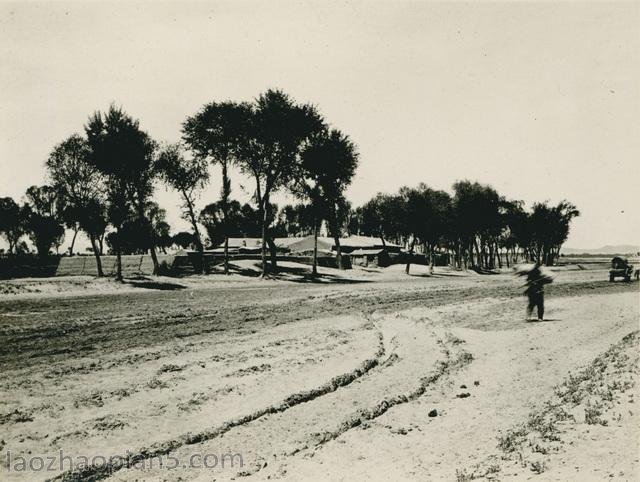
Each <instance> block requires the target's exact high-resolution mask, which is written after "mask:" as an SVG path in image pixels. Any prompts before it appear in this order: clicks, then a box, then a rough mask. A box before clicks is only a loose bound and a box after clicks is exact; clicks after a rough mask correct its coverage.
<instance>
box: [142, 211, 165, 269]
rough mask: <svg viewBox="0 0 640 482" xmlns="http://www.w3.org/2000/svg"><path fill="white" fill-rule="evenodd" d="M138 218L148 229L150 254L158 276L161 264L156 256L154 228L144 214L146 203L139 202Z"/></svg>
mask: <svg viewBox="0 0 640 482" xmlns="http://www.w3.org/2000/svg"><path fill="white" fill-rule="evenodd" d="M138 216H139V217H140V222H142V223H144V225H145V226H146V228H147V234H148V236H149V253H150V254H151V261H153V274H154V275H157V274H158V272H159V270H160V264H159V263H158V256H157V255H156V249H155V244H156V243H155V236H154V233H153V226H152V225H151V220H150V219H147V217H146V216H145V214H144V203H143V202H142V201H140V202H138Z"/></svg>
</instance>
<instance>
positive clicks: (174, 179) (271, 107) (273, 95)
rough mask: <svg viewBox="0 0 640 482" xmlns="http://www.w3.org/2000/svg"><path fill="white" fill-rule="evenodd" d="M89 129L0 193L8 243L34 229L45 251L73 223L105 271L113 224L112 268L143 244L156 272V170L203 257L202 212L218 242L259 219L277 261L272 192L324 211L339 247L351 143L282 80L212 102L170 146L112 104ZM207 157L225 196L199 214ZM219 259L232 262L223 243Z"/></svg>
mask: <svg viewBox="0 0 640 482" xmlns="http://www.w3.org/2000/svg"><path fill="white" fill-rule="evenodd" d="M84 131H85V132H84V135H79V134H73V135H72V136H70V137H69V138H67V139H65V140H64V141H63V142H61V143H60V144H58V145H57V146H55V148H54V149H53V151H52V152H51V154H50V156H49V158H48V160H47V161H46V167H47V171H48V175H49V177H50V179H51V184H50V185H47V186H41V187H33V188H30V190H29V191H28V192H27V196H26V197H27V202H26V203H25V205H24V206H19V205H18V204H17V203H15V201H13V200H12V199H10V198H3V199H2V201H1V203H0V209H1V210H2V211H1V212H0V219H2V222H1V223H2V224H0V233H3V234H4V235H5V237H6V238H7V240H8V241H9V249H10V252H13V251H14V250H16V249H17V247H18V243H19V240H20V238H21V237H22V236H23V235H24V234H29V236H30V237H31V239H32V240H33V242H34V244H35V245H36V247H37V249H38V252H39V253H41V254H46V253H48V252H49V250H50V249H51V248H52V247H53V246H56V247H57V246H59V244H60V243H61V242H62V239H63V236H64V226H66V227H68V228H70V229H72V230H73V232H74V240H75V236H76V235H77V233H78V231H80V230H82V231H84V232H85V233H86V234H87V236H88V238H89V240H90V243H91V247H92V251H93V252H94V253H95V256H96V264H97V270H98V274H99V275H102V267H101V263H100V254H101V253H102V245H103V240H104V239H105V233H106V232H107V230H108V229H109V231H110V232H109V233H108V234H107V236H106V241H107V244H108V245H109V247H110V248H111V250H112V251H113V252H114V253H115V254H116V256H117V263H116V266H117V274H116V276H117V278H118V279H120V280H121V279H122V269H121V266H122V264H121V255H122V253H124V252H128V251H129V252H130V251H131V250H133V249H139V250H142V251H148V252H149V253H150V254H151V258H152V260H153V265H154V272H155V273H157V272H158V269H159V263H158V259H157V255H156V248H158V247H161V246H162V245H163V238H164V239H165V240H166V238H167V236H168V225H166V221H165V220H164V213H163V211H162V210H161V209H160V208H159V207H158V205H157V204H156V203H154V202H153V201H152V198H153V193H154V189H155V187H156V185H157V183H158V181H163V182H164V183H166V184H167V185H168V186H170V187H171V188H173V189H175V190H176V191H177V192H179V193H180V196H181V197H182V200H183V204H182V215H183V217H184V219H186V220H187V221H188V222H190V224H191V226H192V229H193V233H192V240H193V244H194V245H195V247H196V249H197V251H198V252H199V253H200V254H201V255H202V256H203V252H204V242H203V237H202V235H201V233H200V230H199V226H198V224H199V221H202V222H203V224H204V225H205V226H208V227H212V226H215V227H216V232H215V233H213V232H209V238H210V239H211V240H212V241H214V240H217V239H220V238H222V239H225V240H228V237H229V234H230V232H232V231H233V228H234V223H236V224H237V223H238V222H240V221H242V222H245V224H246V221H247V220H257V225H258V226H259V232H260V236H261V238H262V270H263V275H264V274H265V273H267V270H268V264H267V246H269V248H270V251H271V267H272V269H276V268H277V264H276V247H275V243H274V241H273V237H274V232H273V231H272V229H271V224H272V221H273V220H274V219H275V218H276V215H277V213H276V206H275V205H274V204H272V203H271V198H272V196H273V195H274V193H276V192H278V191H287V192H289V193H290V194H293V195H294V196H296V197H297V198H299V199H300V200H301V201H302V202H303V203H305V204H306V205H307V207H308V211H309V212H310V213H311V216H312V218H313V221H312V224H313V231H314V232H317V229H318V226H319V225H320V222H321V221H322V220H323V219H326V220H328V221H329V222H330V223H331V225H332V226H334V227H335V229H334V232H335V233H336V244H337V245H338V246H339V234H338V232H339V230H338V228H337V226H338V223H339V222H340V213H341V212H343V211H344V207H345V206H346V205H347V202H346V199H345V197H344V192H345V189H346V187H347V186H348V185H349V184H350V182H351V180H352V178H353V175H354V174H355V170H356V166H357V162H358V153H357V150H356V147H355V145H354V144H353V143H352V142H351V140H350V139H349V137H348V136H346V135H344V134H343V133H341V132H340V131H338V130H336V129H332V128H331V127H330V126H329V125H328V124H327V123H326V121H325V120H324V119H323V117H322V116H321V114H320V113H319V111H318V109H317V108H316V107H315V106H313V105H311V104H299V103H296V102H295V101H294V100H293V99H291V98H290V97H289V96H288V95H287V94H285V93H284V92H282V91H279V90H268V91H266V92H265V93H263V94H261V95H260V96H259V97H258V98H257V99H255V100H254V101H253V102H212V103H209V104H207V105H205V106H204V107H203V108H202V109H201V110H200V111H198V112H197V113H195V114H194V115H192V116H189V117H187V119H186V120H185V121H184V123H183V125H182V142H180V143H178V144H171V145H160V144H158V143H157V142H156V141H154V140H153V139H152V138H151V137H150V136H149V135H148V134H147V133H146V132H145V131H144V130H142V129H141V127H140V125H139V122H138V121H137V120H135V119H133V118H132V117H131V116H129V115H127V114H126V113H125V112H124V111H123V110H122V109H121V108H118V107H115V106H111V107H110V108H109V110H108V111H107V112H105V113H102V112H96V113H95V114H93V115H92V116H90V117H89V120H88V122H87V124H86V125H85V129H84ZM211 164H215V165H219V166H220V167H221V175H222V192H221V196H220V200H219V201H218V202H217V203H215V204H212V205H209V206H207V208H205V210H203V211H202V212H201V213H199V214H198V213H197V212H196V209H195V201H196V199H197V197H198V196H199V194H200V192H201V190H202V189H203V188H204V187H205V186H206V185H207V183H208V182H209V180H210V170H209V166H210V165H211ZM232 166H234V167H236V168H237V169H239V170H240V171H241V172H242V173H243V174H245V175H247V176H248V177H249V178H251V179H252V180H253V181H254V182H255V190H254V194H253V204H254V206H255V207H251V206H249V207H247V206H239V204H238V203H237V202H236V201H233V200H232V199H231V198H230V195H231V180H230V176H229V170H230V168H231V167H232ZM31 191H32V192H31ZM243 210H244V211H243ZM238 212H240V213H242V216H237V213H238ZM252 224H253V223H252ZM235 227H238V226H235ZM245 228H246V226H245ZM183 237H184V236H183ZM131 240H135V243H134V244H133V245H132V243H131ZM72 244H73V242H72ZM338 258H339V259H340V254H339V249H338ZM201 266H203V263H201ZM224 269H225V273H228V270H229V264H228V242H225V262H224ZM313 270H314V272H315V271H316V266H315V265H314V268H313Z"/></svg>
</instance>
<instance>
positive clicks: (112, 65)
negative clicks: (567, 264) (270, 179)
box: [0, 1, 640, 248]
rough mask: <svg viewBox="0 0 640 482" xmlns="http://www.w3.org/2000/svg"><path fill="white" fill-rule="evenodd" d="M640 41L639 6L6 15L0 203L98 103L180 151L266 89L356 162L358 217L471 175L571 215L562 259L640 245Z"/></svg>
mask: <svg viewBox="0 0 640 482" xmlns="http://www.w3.org/2000/svg"><path fill="white" fill-rule="evenodd" d="M638 25H640V3H627V4H625V3H615V4H595V3H586V4H579V3H564V4H547V3H540V4H525V3H511V4H495V3H492V4H488V3H487V4H478V3H474V4H462V3H459V4H452V3H441V4H435V3H423V2H412V3H406V2H318V3H315V2H302V1H299V2H291V3H289V2H259V3H248V2H229V3H220V2H207V3H178V2H174V3H166V4H158V3H157V2H154V3H148V4H142V3H135V4H134V3H128V2H127V3H124V2H117V3H83V4H79V3H60V2H48V3H42V4H39V3H15V4H12V3H0V66H1V67H0V165H1V171H0V172H1V176H2V177H0V196H7V195H9V196H13V197H15V198H18V199H20V198H21V197H22V195H23V194H24V191H25V189H26V188H27V187H28V186H29V185H32V184H37V183H42V182H44V181H45V178H44V168H43V163H44V161H45V159H46V158H47V156H48V153H49V152H50V150H51V148H52V147H53V146H54V145H55V144H56V143H58V142H60V141H61V140H63V139H64V138H65V137H66V136H68V135H70V134H71V133H73V132H81V131H82V128H83V124H84V123H85V122H86V120H87V117H88V115H89V114H90V113H92V112H93V111H94V110H96V109H100V110H104V109H106V108H108V106H109V104H110V103H111V102H115V103H117V104H119V105H122V106H123V107H124V108H125V110H126V111H127V112H128V113H130V114H131V115H133V116H134V117H137V118H139V119H140V121H141V125H142V127H143V128H144V129H145V130H147V131H148V132H149V133H150V134H151V135H152V136H153V137H154V138H155V139H157V140H166V141H175V140H177V139H178V137H179V129H180V124H181V122H182V121H183V120H184V118H185V116H187V115H190V114H192V113H194V112H196V111H197V110H198V109H199V108H200V107H201V106H202V105H203V104H204V103H205V102H208V101H212V100H224V99H232V100H250V99H252V98H254V97H256V96H257V95H258V94H259V93H260V92H262V91H264V90H265V89H267V88H269V87H277V88H281V89H283V90H285V91H286V92H287V93H289V94H290V95H291V96H293V97H294V98H295V99H296V100H298V101H301V102H312V103H314V104H316V105H318V106H319V108H320V110H321V111H322V113H323V114H324V115H325V117H326V119H327V120H328V121H329V122H330V123H332V124H333V125H334V126H336V127H338V128H340V129H341V130H343V131H344V132H345V133H347V134H349V135H350V136H351V137H352V138H353V140H354V141H355V142H356V143H357V145H358V146H359V149H360V153H361V160H360V167H359V170H358V174H357V176H356V178H355V180H354V182H353V185H352V187H351V189H350V190H349V198H350V199H351V201H352V202H353V203H354V204H355V205H358V204H361V203H362V202H364V201H366V200H367V199H368V198H369V197H371V196H372V195H374V194H375V193H376V192H378V191H386V192H392V191H395V190H397V189H398V188H399V187H400V186H402V185H415V184H417V183H418V182H420V181H424V182H426V183H427V184H429V185H431V186H433V187H436V188H442V189H449V188H450V186H451V184H452V183H453V182H455V181H456V180H460V179H465V178H466V179H471V180H478V181H480V182H484V183H490V184H492V185H493V186H494V187H496V188H497V189H498V191H500V192H501V193H503V194H505V195H507V196H508V197H512V198H518V199H523V200H525V201H526V202H527V203H531V202H533V201H536V200H545V199H549V200H551V201H554V202H555V201H559V200H561V199H563V198H566V199H569V200H570V201H572V202H574V203H575V204H576V205H577V206H578V208H579V209H580V211H581V212H582V216H581V217H580V218H578V219H577V220H576V221H575V223H574V225H573V228H572V232H571V235H570V238H569V241H568V242H567V245H568V246H572V247H584V248H588V247H598V246H601V245H604V244H620V243H638V242H640V216H639V214H640V208H639V207H638V206H640V203H639V202H638V199H639V193H640V189H639V187H640V183H639V180H640V167H639V163H638V160H639V159H640V127H639V126H640V123H639V114H640V33H639V32H640V29H638ZM213 174H214V183H213V185H212V186H211V187H210V188H209V189H208V190H207V191H206V192H205V193H204V195H203V197H202V199H201V200H200V206H204V205H205V204H207V203H208V202H212V201H215V200H217V198H218V192H219V185H220V183H219V173H218V171H217V170H216V171H213ZM236 181H237V182H236V183H235V185H234V196H236V197H239V198H241V199H246V198H247V196H248V193H249V192H250V184H249V183H248V182H242V183H243V184H244V185H245V190H244V192H243V191H242V189H241V188H240V187H239V185H238V184H239V181H241V180H240V179H238V178H236ZM157 198H158V200H159V202H160V204H161V205H162V206H163V207H164V208H165V209H167V211H168V212H169V221H170V222H171V223H172V224H173V225H175V226H176V227H178V228H183V227H186V225H184V224H181V223H180V222H179V221H178V210H177V204H178V198H177V196H176V195H175V194H173V193H170V192H167V190H166V189H165V188H164V187H159V188H158V191H157Z"/></svg>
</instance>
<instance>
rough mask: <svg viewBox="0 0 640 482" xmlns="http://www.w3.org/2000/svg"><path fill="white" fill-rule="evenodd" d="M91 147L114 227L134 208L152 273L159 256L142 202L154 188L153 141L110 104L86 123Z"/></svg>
mask: <svg viewBox="0 0 640 482" xmlns="http://www.w3.org/2000/svg"><path fill="white" fill-rule="evenodd" d="M85 131H86V134H87V140H88V143H89V146H90V148H91V153H90V155H89V162H90V163H91V165H93V166H94V167H96V168H97V169H98V170H99V171H100V172H101V173H102V174H103V175H104V176H106V178H107V181H106V186H107V198H108V202H109V208H108V218H109V221H110V222H111V224H112V225H113V226H114V227H115V228H116V231H120V230H121V229H122V226H123V223H124V222H125V220H126V219H127V218H128V216H129V214H130V213H129V211H130V208H133V209H135V210H136V212H137V215H138V219H139V222H140V224H141V225H142V227H143V229H144V230H145V231H146V232H147V233H148V241H149V244H148V246H147V247H146V248H147V249H149V251H150V253H151V258H152V260H153V268H154V274H156V273H157V272H158V268H159V265H158V259H157V256H156V253H155V249H154V237H153V231H152V228H151V223H150V221H149V220H148V219H147V218H146V217H145V214H144V209H145V204H146V202H147V201H148V199H149V197H150V196H151V194H152V192H153V180H154V176H155V174H156V172H155V169H154V158H153V155H154V152H155V149H156V144H155V143H154V142H153V140H152V139H151V138H150V137H149V136H148V134H147V133H146V132H144V131H142V130H141V129H140V126H139V122H138V121H137V120H134V119H133V118H131V117H130V116H129V115H127V114H126V113H125V112H124V111H123V110H122V109H120V108H116V107H115V106H113V105H112V106H111V107H110V108H109V110H108V112H107V113H106V114H104V115H103V114H102V113H100V112H96V113H95V114H94V115H93V116H91V117H90V118H89V122H88V124H87V125H86V126H85ZM121 239H122V236H117V235H115V236H113V237H112V240H114V241H115V242H116V246H115V251H116V256H117V272H116V278H117V279H118V280H120V281H122V260H121V249H120V245H119V242H120V241H121Z"/></svg>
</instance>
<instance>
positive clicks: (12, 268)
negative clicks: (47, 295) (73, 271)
mask: <svg viewBox="0 0 640 482" xmlns="http://www.w3.org/2000/svg"><path fill="white" fill-rule="evenodd" d="M61 258H62V257H61V256H33V255H15V256H13V255H3V256H0V279H10V278H43V277H47V276H55V274H56V271H57V269H58V265H59V264H60V259H61Z"/></svg>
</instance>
